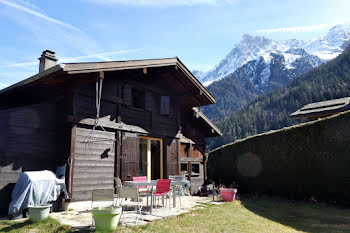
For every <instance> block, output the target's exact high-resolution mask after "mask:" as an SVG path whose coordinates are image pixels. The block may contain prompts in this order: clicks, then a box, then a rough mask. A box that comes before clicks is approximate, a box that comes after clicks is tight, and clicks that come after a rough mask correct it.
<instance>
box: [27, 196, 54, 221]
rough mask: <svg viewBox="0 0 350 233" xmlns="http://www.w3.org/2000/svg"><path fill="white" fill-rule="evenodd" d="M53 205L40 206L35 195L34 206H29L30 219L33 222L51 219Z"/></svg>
mask: <svg viewBox="0 0 350 233" xmlns="http://www.w3.org/2000/svg"><path fill="white" fill-rule="evenodd" d="M50 208H51V204H38V197H37V195H36V194H35V193H34V205H29V206H28V212H29V218H30V220H31V221H33V222H39V221H43V220H45V219H47V217H49V213H50Z"/></svg>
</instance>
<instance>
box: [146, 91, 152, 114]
mask: <svg viewBox="0 0 350 233" xmlns="http://www.w3.org/2000/svg"><path fill="white" fill-rule="evenodd" d="M145 95H146V103H145V109H146V110H148V111H152V107H153V98H152V92H150V91H146V93H145Z"/></svg>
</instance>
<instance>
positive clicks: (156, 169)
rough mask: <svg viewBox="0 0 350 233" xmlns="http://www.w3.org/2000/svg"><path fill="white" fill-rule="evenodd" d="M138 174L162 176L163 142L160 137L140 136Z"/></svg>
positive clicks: (153, 177)
mask: <svg viewBox="0 0 350 233" xmlns="http://www.w3.org/2000/svg"><path fill="white" fill-rule="evenodd" d="M139 175H140V176H147V179H148V180H156V179H162V178H163V143H162V139H160V138H150V137H140V158H139Z"/></svg>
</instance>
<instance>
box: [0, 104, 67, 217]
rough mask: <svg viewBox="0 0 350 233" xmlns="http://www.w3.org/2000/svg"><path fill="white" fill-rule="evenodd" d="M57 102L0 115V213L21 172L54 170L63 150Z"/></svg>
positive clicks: (60, 111)
mask: <svg viewBox="0 0 350 233" xmlns="http://www.w3.org/2000/svg"><path fill="white" fill-rule="evenodd" d="M61 103H62V102H61V101H60V100H58V101H53V102H49V103H43V104H38V105H31V106H27V107H22V108H18V109H12V110H6V111H2V112H0V129H1V130H0V200H1V201H0V211H1V212H3V213H6V212H7V210H8V204H9V202H10V195H11V192H12V189H13V187H14V184H15V183H16V181H17V179H18V177H19V175H20V173H21V172H23V171H34V170H45V169H46V170H52V171H55V170H56V166H57V164H58V163H59V160H60V159H59V156H62V153H63V149H62V144H63V136H62V135H63V131H62V128H63V127H62V126H63V116H62V104H61Z"/></svg>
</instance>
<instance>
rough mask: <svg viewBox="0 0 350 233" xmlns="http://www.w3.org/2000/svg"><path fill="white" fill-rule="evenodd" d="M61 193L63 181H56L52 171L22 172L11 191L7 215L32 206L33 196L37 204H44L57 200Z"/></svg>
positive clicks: (63, 189) (63, 185)
mask: <svg viewBox="0 0 350 233" xmlns="http://www.w3.org/2000/svg"><path fill="white" fill-rule="evenodd" d="M62 191H65V179H64V177H63V178H62V179H58V178H57V177H56V175H55V173H53V172H52V171H48V170H44V171H31V172H23V173H22V174H21V175H20V177H19V178H18V180H17V182H16V185H15V187H14V189H13V191H12V195H11V198H12V201H11V203H10V205H9V214H15V213H18V212H20V211H22V210H23V209H25V208H27V207H28V205H34V204H35V203H34V195H36V198H37V204H44V203H47V202H50V201H55V200H57V198H58V196H59V195H60V194H61V192H62ZM65 194H66V192H65Z"/></svg>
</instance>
